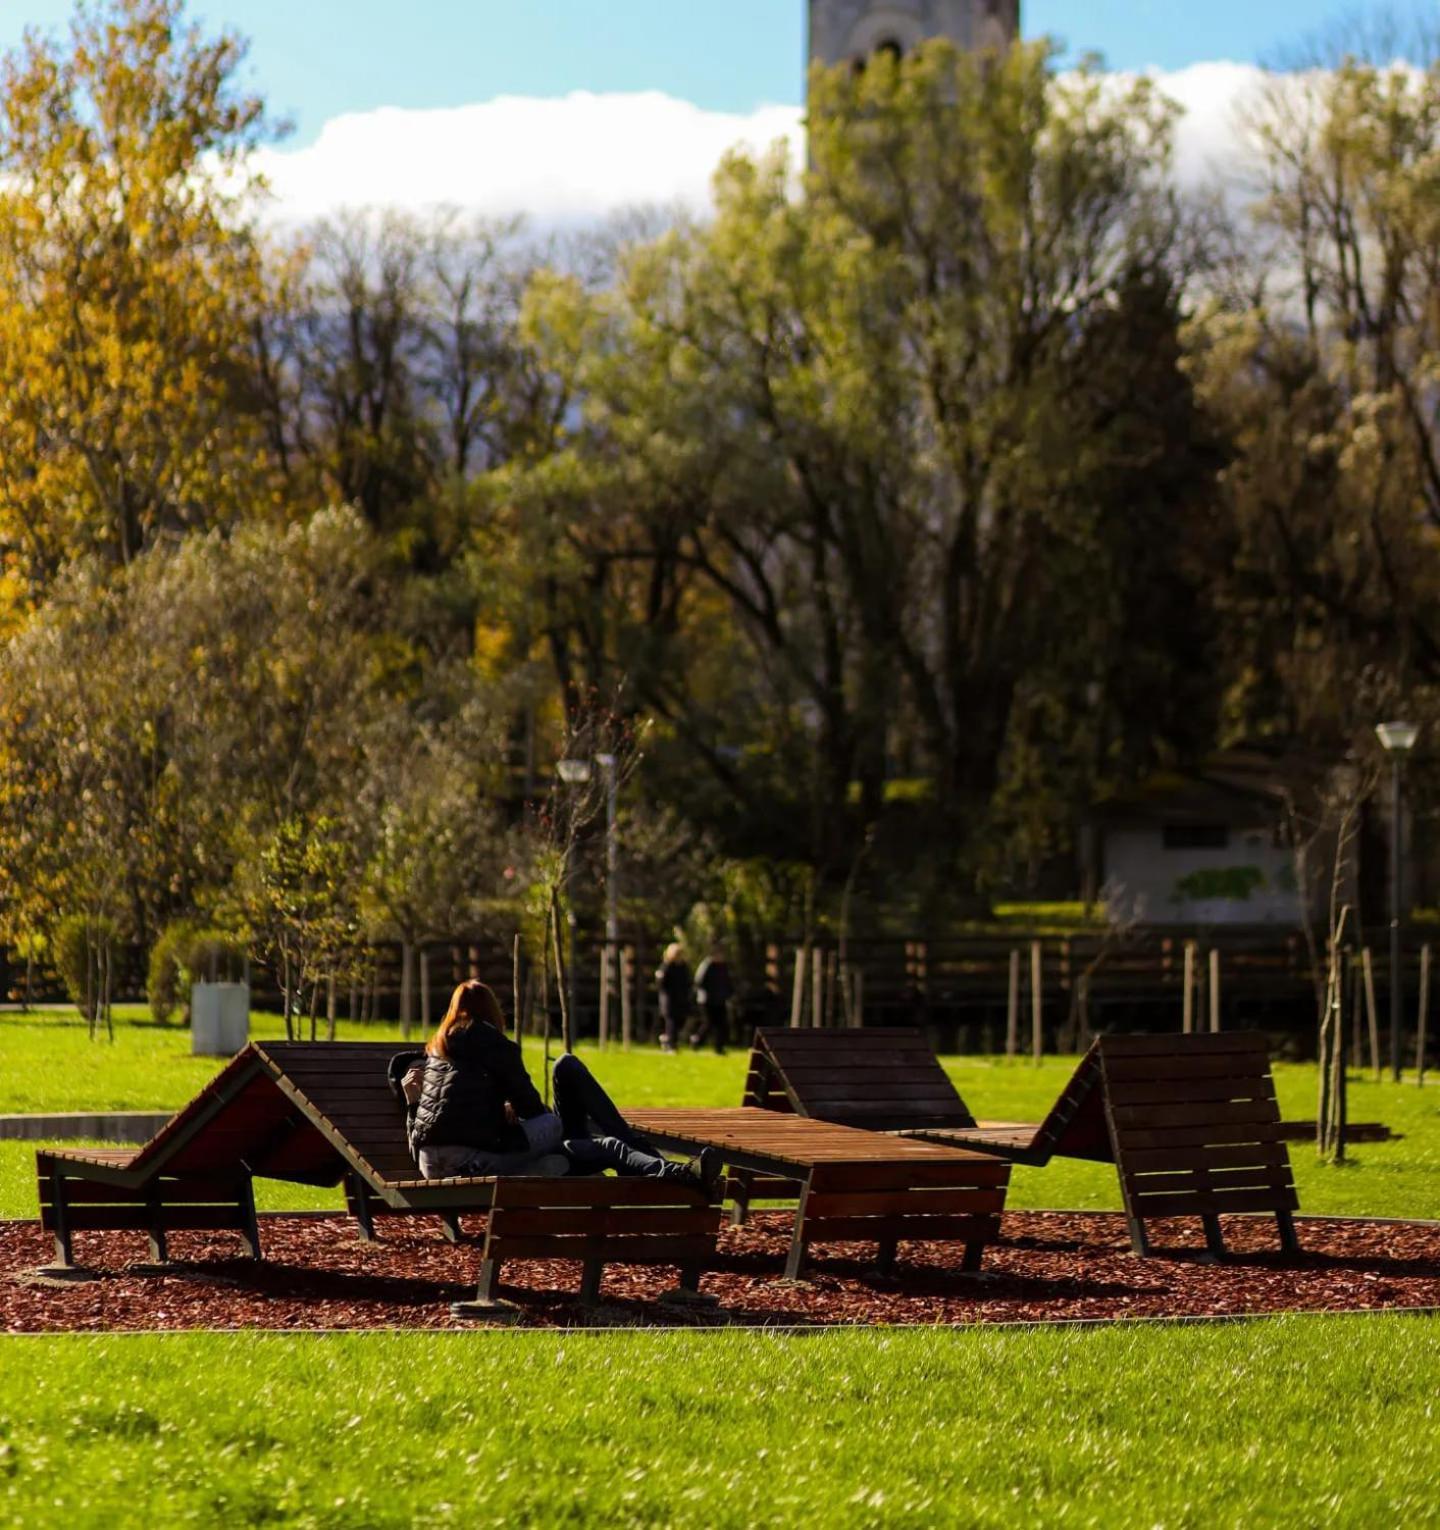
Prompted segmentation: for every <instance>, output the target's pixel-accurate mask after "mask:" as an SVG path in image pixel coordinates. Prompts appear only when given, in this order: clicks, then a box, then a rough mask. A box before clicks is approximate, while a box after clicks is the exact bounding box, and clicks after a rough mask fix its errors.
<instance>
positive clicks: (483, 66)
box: [0, 0, 1347, 147]
mask: <svg viewBox="0 0 1440 1530" xmlns="http://www.w3.org/2000/svg"><path fill="white" fill-rule="evenodd" d="M1346 8H1347V6H1346V5H1345V3H1344V0H1335V3H1334V4H1330V3H1327V0H1201V3H1197V0H1023V11H1024V25H1025V31H1026V34H1027V35H1028V36H1037V35H1039V34H1041V33H1045V32H1049V33H1053V34H1055V35H1057V36H1059V37H1062V38H1063V39H1064V40H1065V41H1066V42H1067V43H1068V44H1069V45H1070V46H1071V47H1072V48H1073V49H1077V50H1078V49H1095V50H1098V51H1099V52H1101V53H1103V54H1104V55H1105V57H1106V59H1107V61H1108V62H1109V63H1110V64H1111V65H1113V66H1115V67H1117V68H1123V69H1139V68H1145V67H1149V66H1155V67H1157V68H1160V69H1164V70H1174V69H1180V68H1183V67H1184V66H1186V65H1189V64H1194V63H1198V62H1202V61H1208V60H1221V59H1225V60H1232V61H1236V62H1244V63H1249V62H1255V61H1257V60H1259V59H1262V58H1265V57H1266V56H1268V55H1269V54H1270V53H1271V52H1272V51H1273V50H1274V49H1275V47H1276V46H1277V45H1278V44H1283V43H1285V42H1287V41H1291V40H1294V39H1295V38H1296V37H1298V36H1303V35H1305V34H1307V33H1309V32H1310V31H1312V30H1314V29H1315V28H1316V27H1317V26H1318V25H1320V24H1322V23H1323V22H1324V21H1325V20H1326V19H1327V18H1329V17H1331V16H1334V15H1335V14H1337V13H1338V12H1343V11H1344V10H1345V9H1346ZM69 11H70V6H69V4H68V3H67V0H0V47H8V46H10V45H11V44H13V43H14V42H15V41H16V40H18V38H19V36H20V33H21V30H22V28H23V27H24V26H25V25H26V23H27V22H28V23H35V24H38V25H40V26H42V27H46V28H52V27H55V26H57V25H62V24H63V23H64V21H65V19H66V17H67V16H68V14H69ZM805 12H806V6H805V3H804V0H201V3H199V4H193V5H192V14H195V15H198V16H200V17H202V18H204V19H205V20H206V21H207V22H210V23H224V24H226V25H228V26H232V27H235V28H237V29H238V30H240V31H242V32H244V33H245V34H246V35H248V36H249V37H250V38H251V39H252V40H253V44H254V47H253V52H252V74H253V77H254V80H255V82H256V84H257V85H259V86H260V87H261V89H262V90H263V93H264V94H265V95H266V97H267V98H268V99H269V100H270V101H271V103H272V105H273V106H274V107H275V108H276V109H277V111H280V112H283V113H286V114H288V115H289V116H291V117H292V118H293V119H294V122H295V126H296V133H295V136H294V138H293V139H292V140H291V144H292V146H293V147H302V146H304V145H306V144H309V143H311V142H313V141H314V139H315V138H316V136H317V135H318V133H319V131H320V129H321V127H322V126H323V124H324V123H325V122H326V121H327V120H328V119H330V118H332V117H336V116H338V115H340V114H342V113H348V112H365V111H371V110H374V109H375V108H378V107H382V106H398V107H408V108H427V107H430V108H433V107H458V106H464V105H467V104H471V103H475V102H481V101H486V100H490V99H491V98H493V97H495V96H499V95H533V96H545V97H553V96H561V95H565V94H567V93H568V92H570V91H574V90H591V91H597V92H611V91H641V90H659V91H663V92H665V93H666V94H669V95H672V96H676V97H678V98H680V99H681V100H684V101H689V102H692V103H694V104H695V105H696V106H699V107H701V108H703V109H705V110H707V111H713V112H730V113H747V112H750V111H751V110H753V109H754V108H755V107H756V106H759V105H761V104H793V103H798V102H799V101H800V99H801V93H802V82H803V70H804V63H803V59H804V37H805Z"/></svg>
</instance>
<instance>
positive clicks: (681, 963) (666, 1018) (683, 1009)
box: [655, 940, 693, 1052]
mask: <svg viewBox="0 0 1440 1530" xmlns="http://www.w3.org/2000/svg"><path fill="white" fill-rule="evenodd" d="M655 986H656V987H657V988H658V989H659V992H660V1050H661V1051H662V1052H673V1051H674V1050H675V1043H676V1041H677V1040H678V1039H679V1037H680V1036H681V1034H682V1032H683V1031H684V1028H685V1022H686V1021H687V1020H688V1019H689V1018H690V998H691V992H692V988H693V984H692V983H691V979H690V963H689V962H687V961H686V960H685V947H684V946H682V945H681V944H680V942H679V941H678V940H675V941H671V943H670V944H669V945H668V946H666V947H665V955H664V957H663V959H662V960H661V962H660V967H659V970H658V971H657V972H656V974H655Z"/></svg>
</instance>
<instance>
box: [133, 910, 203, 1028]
mask: <svg viewBox="0 0 1440 1530" xmlns="http://www.w3.org/2000/svg"><path fill="white" fill-rule="evenodd" d="M196 934H197V931H196V928H195V924H194V921H193V920H190V919H175V920H172V921H171V922H170V923H169V924H167V925H166V926H165V928H164V929H163V930H162V931H161V932H160V938H159V940H157V941H156V942H155V944H154V945H153V946H152V947H151V949H150V967H149V971H148V973H147V974H146V979H145V992H146V996H147V997H148V998H149V1000H150V1015H151V1017H152V1019H153V1020H154V1021H155V1023H156V1025H168V1024H169V1023H170V1017H171V1015H173V1014H174V1013H175V1008H176V1005H179V1006H180V1009H181V1011H182V1012H183V1014H184V1018H185V1019H187V1020H188V1019H189V1002H190V972H189V962H188V960H187V958H188V957H189V954H190V947H191V945H193V944H194V941H195V936H196ZM182 1023H183V1022H182Z"/></svg>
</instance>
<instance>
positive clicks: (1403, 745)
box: [1375, 722, 1420, 754]
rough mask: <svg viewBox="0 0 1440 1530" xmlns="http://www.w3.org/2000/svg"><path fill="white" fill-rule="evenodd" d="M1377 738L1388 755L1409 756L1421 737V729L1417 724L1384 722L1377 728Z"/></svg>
mask: <svg viewBox="0 0 1440 1530" xmlns="http://www.w3.org/2000/svg"><path fill="white" fill-rule="evenodd" d="M1375 736H1376V738H1378V739H1379V740H1380V742H1381V744H1382V745H1383V746H1384V747H1385V750H1386V752H1387V753H1389V754H1409V753H1410V751H1411V750H1412V749H1413V748H1414V747H1415V740H1416V739H1417V738H1419V737H1420V728H1419V726H1418V724H1416V723H1408V722H1383V723H1380V724H1379V725H1378V726H1377V727H1376V729H1375Z"/></svg>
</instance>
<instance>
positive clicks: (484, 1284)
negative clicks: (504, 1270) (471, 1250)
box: [475, 1259, 500, 1302]
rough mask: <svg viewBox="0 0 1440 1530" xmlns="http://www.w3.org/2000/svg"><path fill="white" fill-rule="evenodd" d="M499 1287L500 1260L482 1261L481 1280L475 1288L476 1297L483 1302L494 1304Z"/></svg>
mask: <svg viewBox="0 0 1440 1530" xmlns="http://www.w3.org/2000/svg"><path fill="white" fill-rule="evenodd" d="M499 1285H500V1261H499V1260H498V1259H483V1260H481V1262H480V1280H479V1283H478V1284H477V1285H476V1287H475V1295H476V1297H477V1298H478V1299H479V1300H480V1301H482V1302H493V1301H494V1300H495V1292H496V1290H497V1289H498V1287H499Z"/></svg>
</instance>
